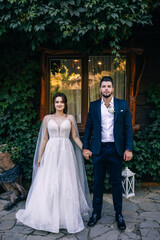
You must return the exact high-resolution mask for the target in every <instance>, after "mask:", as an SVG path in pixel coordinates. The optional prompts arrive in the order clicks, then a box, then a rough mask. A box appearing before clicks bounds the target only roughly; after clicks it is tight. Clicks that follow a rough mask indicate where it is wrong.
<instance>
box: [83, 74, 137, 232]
mask: <svg viewBox="0 0 160 240" xmlns="http://www.w3.org/2000/svg"><path fill="white" fill-rule="evenodd" d="M113 92H114V88H113V80H112V78H111V77H108V76H106V77H103V78H102V80H101V82H100V94H101V96H102V97H101V99H99V100H97V101H94V102H91V103H90V109H89V113H88V117H87V122H86V127H85V133H84V139H83V156H84V157H85V158H86V159H89V157H90V156H92V160H93V176H94V184H93V213H92V216H91V218H90V220H89V222H88V226H90V227H92V226H94V225H95V224H96V223H97V221H98V220H99V219H100V218H101V210H102V201H103V186H104V180H105V176H106V168H107V167H108V170H109V174H110V181H111V184H112V196H113V204H114V209H115V213H116V214H115V219H116V221H117V226H118V228H119V229H120V230H124V229H125V228H126V224H125V221H124V219H123V216H122V184H121V171H122V161H123V159H124V160H125V161H130V160H131V159H132V144H133V131H132V121H131V115H130V111H129V108H128V103H127V101H125V100H120V99H116V98H115V97H113ZM91 135H92V140H91V151H90V150H89V143H90V138H91Z"/></svg>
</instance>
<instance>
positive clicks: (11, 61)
mask: <svg viewBox="0 0 160 240" xmlns="http://www.w3.org/2000/svg"><path fill="white" fill-rule="evenodd" d="M6 41H7V39H6ZM6 41H5V42H1V43H2V45H1V46H2V48H1V55H0V72H1V74H0V144H7V146H6V149H7V150H9V152H10V153H11V155H12V159H13V161H14V162H16V163H20V164H21V167H22V170H23V175H24V178H25V179H27V180H30V178H31V172H32V163H33V156H34V151H35V144H36V139H37V135H38V130H39V126H40V122H38V121H37V117H38V116H37V112H39V109H38V104H39V103H38V101H39V99H40V94H39V93H38V89H40V87H39V86H40V84H39V83H40V65H39V63H38V60H39V59H38V57H35V55H34V54H33V53H29V52H28V49H27V48H26V46H27V45H26V43H25V45H23V44H22V45H21V47H19V46H18V45H17V41H16V42H14V41H11V39H10V40H9V41H8V42H6ZM8 45H10V47H9V48H6V46H8ZM24 46H25V47H24ZM3 150H4V149H3Z"/></svg>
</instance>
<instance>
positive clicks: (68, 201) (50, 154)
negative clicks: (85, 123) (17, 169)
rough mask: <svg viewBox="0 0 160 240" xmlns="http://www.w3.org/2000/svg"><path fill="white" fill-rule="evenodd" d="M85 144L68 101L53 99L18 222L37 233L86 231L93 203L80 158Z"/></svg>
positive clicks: (40, 133) (38, 144) (62, 96)
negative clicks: (69, 110) (69, 109)
mask: <svg viewBox="0 0 160 240" xmlns="http://www.w3.org/2000/svg"><path fill="white" fill-rule="evenodd" d="M81 149H82V142H81V140H80V139H79V137H78V129H77V124H76V122H75V119H74V117H73V116H72V115H67V98H66V96H65V95H64V94H63V93H57V94H55V95H54V97H53V114H51V115H47V116H45V117H44V119H43V122H42V126H41V129H40V132H39V137H38V141H37V146H36V151H35V157H34V163H33V176H32V184H31V188H30V190H29V193H28V197H27V200H26V206H25V209H20V210H19V211H18V212H17V213H16V218H17V220H18V221H20V222H22V223H23V224H25V225H28V226H30V227H32V228H35V229H38V230H44V231H49V232H53V233H58V232H59V229H66V230H67V231H68V232H69V233H76V232H79V231H81V230H83V229H84V223H83V218H88V217H89V216H90V213H91V202H90V196H89V190H88V185H87V178H86V173H85V169H84V163H83V157H82V154H81Z"/></svg>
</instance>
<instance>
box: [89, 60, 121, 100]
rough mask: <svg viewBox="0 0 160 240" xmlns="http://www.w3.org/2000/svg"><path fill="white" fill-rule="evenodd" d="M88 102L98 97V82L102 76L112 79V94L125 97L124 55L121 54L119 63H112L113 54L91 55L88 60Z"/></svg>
mask: <svg viewBox="0 0 160 240" xmlns="http://www.w3.org/2000/svg"><path fill="white" fill-rule="evenodd" d="M88 70H89V102H91V101H95V100H97V99H99V98H100V94H99V83H100V80H101V79H102V77H103V76H111V77H112V78H113V81H114V96H115V97H117V98H120V99H125V82H126V57H123V56H121V61H120V64H119V65H117V64H115V63H114V57H113V56H91V57H89V60H88Z"/></svg>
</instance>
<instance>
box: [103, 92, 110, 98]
mask: <svg viewBox="0 0 160 240" xmlns="http://www.w3.org/2000/svg"><path fill="white" fill-rule="evenodd" d="M112 94H113V92H111V93H110V94H107V95H106V94H104V93H102V92H101V95H102V96H103V97H104V98H109V97H110V96H112Z"/></svg>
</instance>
